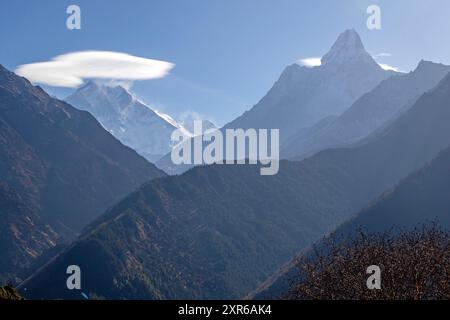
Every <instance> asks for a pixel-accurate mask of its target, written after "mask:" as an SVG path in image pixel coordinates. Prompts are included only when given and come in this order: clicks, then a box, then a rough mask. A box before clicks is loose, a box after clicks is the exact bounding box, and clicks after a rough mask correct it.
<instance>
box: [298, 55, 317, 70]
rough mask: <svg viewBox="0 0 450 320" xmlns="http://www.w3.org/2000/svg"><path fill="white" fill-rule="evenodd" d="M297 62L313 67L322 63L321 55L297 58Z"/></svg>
mask: <svg viewBox="0 0 450 320" xmlns="http://www.w3.org/2000/svg"><path fill="white" fill-rule="evenodd" d="M297 63H298V64H299V65H301V66H304V67H307V68H313V67H318V66H320V65H322V58H321V57H312V58H304V59H300V60H298V61H297Z"/></svg>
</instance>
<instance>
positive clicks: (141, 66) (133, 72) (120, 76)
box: [15, 51, 174, 88]
mask: <svg viewBox="0 0 450 320" xmlns="http://www.w3.org/2000/svg"><path fill="white" fill-rule="evenodd" d="M173 67H174V64H172V63H170V62H166V61H161V60H153V59H146V58H141V57H136V56H132V55H130V54H127V53H121V52H112V51H80V52H71V53H66V54H63V55H60V56H56V57H54V58H53V59H52V60H50V61H46V62H37V63H31V64H24V65H21V66H19V67H18V68H17V69H16V70H15V72H16V74H18V75H19V76H22V77H25V78H27V79H28V80H30V81H31V82H33V83H39V84H45V85H49V86H55V87H69V88H74V87H78V86H80V85H81V84H83V82H84V80H85V79H110V80H111V79H114V80H130V81H133V80H147V79H156V78H162V77H164V76H166V75H167V74H168V73H169V71H170V70H171V69H172V68H173Z"/></svg>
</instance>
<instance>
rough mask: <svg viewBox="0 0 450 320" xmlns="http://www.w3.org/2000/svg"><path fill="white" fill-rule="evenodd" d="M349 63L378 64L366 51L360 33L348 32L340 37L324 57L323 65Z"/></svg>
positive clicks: (351, 30)
mask: <svg viewBox="0 0 450 320" xmlns="http://www.w3.org/2000/svg"><path fill="white" fill-rule="evenodd" d="M349 62H367V63H371V64H376V62H375V60H373V58H372V57H371V55H370V54H369V53H368V52H367V51H366V49H365V48H364V45H363V43H362V41H361V38H360V37H359V35H358V33H357V32H356V31H355V30H353V29H350V30H346V31H344V32H343V33H341V34H340V35H339V37H338V38H337V40H336V42H335V43H334V44H333V46H332V47H331V49H330V50H329V51H328V53H327V54H326V55H324V56H323V57H322V65H323V66H324V65H331V64H333V65H342V64H347V63H349Z"/></svg>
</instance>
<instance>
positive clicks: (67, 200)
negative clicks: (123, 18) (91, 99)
mask: <svg viewBox="0 0 450 320" xmlns="http://www.w3.org/2000/svg"><path fill="white" fill-rule="evenodd" d="M161 176H164V173H163V172H162V171H160V170H158V169H157V168H156V167H155V166H153V165H152V164H150V163H149V162H147V161H146V160H145V159H144V158H142V157H141V156H139V155H138V154H137V153H136V152H135V151H133V150H131V149H130V148H128V147H125V146H124V145H123V144H121V143H120V142H119V141H118V140H116V139H115V138H114V137H113V136H112V135H111V134H110V133H108V132H107V131H106V130H104V129H103V127H102V126H101V125H100V124H99V123H98V122H97V121H96V120H95V119H94V118H93V117H92V116H91V115H90V114H88V113H87V112H84V111H80V110H77V109H75V108H73V107H72V106H70V105H68V104H67V103H65V102H62V101H59V100H56V99H53V98H51V97H50V96H48V95H47V94H46V93H45V92H44V91H43V90H42V89H40V88H39V87H34V86H32V85H31V84H30V83H29V82H28V81H27V80H26V79H24V78H20V77H18V76H16V75H15V74H14V73H12V72H9V71H8V70H6V69H5V68H3V67H2V66H0V181H1V184H2V185H1V187H0V202H1V203H0V208H1V212H0V216H1V219H0V238H1V239H2V241H1V243H0V247H1V248H2V249H1V250H0V255H1V257H0V277H1V275H2V274H3V273H8V274H11V273H12V274H15V273H16V272H20V271H21V269H22V268H24V267H26V266H29V264H30V263H31V262H32V261H34V260H36V259H37V258H38V257H39V256H40V254H41V253H42V252H43V251H45V250H46V249H49V248H51V247H53V246H55V245H56V243H57V242H58V239H59V238H61V237H69V238H71V237H73V236H75V235H76V234H77V233H79V232H80V231H81V230H82V228H84V227H85V226H86V225H87V224H88V223H89V222H91V221H93V220H94V219H95V218H96V217H97V216H98V215H100V214H101V213H102V212H103V211H104V210H106V209H107V208H108V207H109V206H111V205H113V204H114V203H115V202H116V201H118V200H119V199H120V198H121V197H124V196H125V195H127V194H128V193H130V192H131V191H133V190H134V189H135V188H137V187H138V186H139V185H140V184H142V183H143V182H145V181H148V180H150V179H152V178H156V177H161ZM8 257H10V258H11V259H9V258H8ZM12 257H15V258H12Z"/></svg>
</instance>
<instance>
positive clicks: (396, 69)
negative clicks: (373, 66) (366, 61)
mask: <svg viewBox="0 0 450 320" xmlns="http://www.w3.org/2000/svg"><path fill="white" fill-rule="evenodd" d="M378 65H379V66H380V67H381V68H382V69H383V70H387V71H395V72H401V71H400V69H399V68H397V67H394V66H390V65H388V64H386V63H379V62H378Z"/></svg>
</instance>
